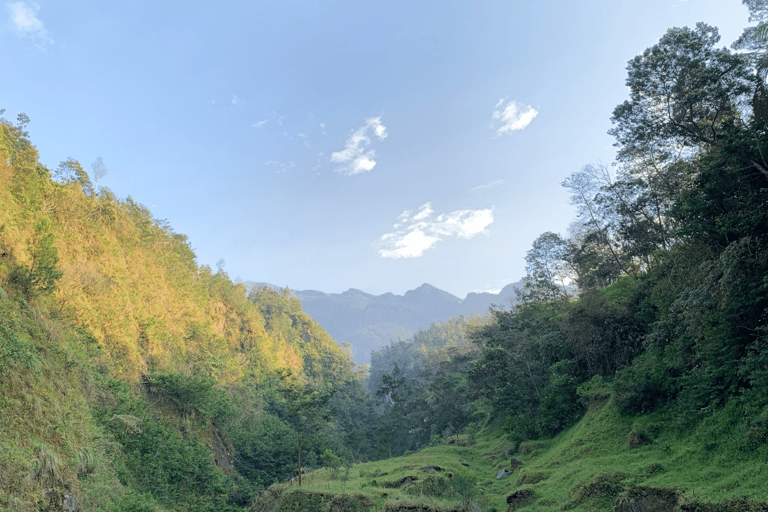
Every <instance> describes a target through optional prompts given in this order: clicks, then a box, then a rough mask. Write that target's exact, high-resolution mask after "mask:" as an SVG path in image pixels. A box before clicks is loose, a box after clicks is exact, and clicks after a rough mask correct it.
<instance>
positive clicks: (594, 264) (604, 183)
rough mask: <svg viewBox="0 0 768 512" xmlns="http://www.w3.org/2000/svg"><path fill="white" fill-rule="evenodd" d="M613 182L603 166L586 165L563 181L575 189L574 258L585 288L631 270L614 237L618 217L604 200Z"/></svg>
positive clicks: (581, 286)
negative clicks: (606, 189) (604, 193)
mask: <svg viewBox="0 0 768 512" xmlns="http://www.w3.org/2000/svg"><path fill="white" fill-rule="evenodd" d="M611 183H612V182H611V177H610V174H609V173H608V169H606V168H605V167H604V166H601V165H600V166H595V165H585V166H584V167H583V168H582V169H581V170H580V171H577V172H574V173H573V174H571V175H570V176H569V177H568V178H566V179H565V180H564V181H563V183H562V186H563V187H565V188H567V189H569V190H570V191H571V204H573V205H575V206H576V208H577V210H576V211H577V213H576V218H577V220H576V223H575V224H574V225H573V226H572V227H571V231H572V235H573V236H572V238H573V239H574V242H575V246H574V247H573V248H572V252H573V255H572V257H571V261H572V262H573V266H574V268H575V270H576V273H577V275H578V283H579V287H580V288H582V289H584V288H588V287H590V286H595V285H599V286H607V285H609V284H611V283H612V282H613V281H615V280H616V279H618V278H619V276H621V275H622V274H628V273H629V270H628V264H627V261H626V256H625V255H624V254H622V251H621V249H620V247H619V246H618V244H617V243H616V239H615V236H614V233H615V232H616V230H617V223H618V218H617V216H616V215H615V212H613V211H611V209H610V208H606V202H605V201H603V200H602V194H603V191H604V189H605V188H606V187H609V186H610V185H611ZM595 276H599V278H598V279H595V278H594V277H595Z"/></svg>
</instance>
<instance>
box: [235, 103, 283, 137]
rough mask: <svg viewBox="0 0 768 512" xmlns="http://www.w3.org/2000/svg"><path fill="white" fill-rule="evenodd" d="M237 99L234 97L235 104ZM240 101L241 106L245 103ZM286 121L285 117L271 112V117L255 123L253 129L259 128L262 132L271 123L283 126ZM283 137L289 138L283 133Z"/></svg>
mask: <svg viewBox="0 0 768 512" xmlns="http://www.w3.org/2000/svg"><path fill="white" fill-rule="evenodd" d="M235 98H236V96H233V100H232V101H233V102H234V99H235ZM238 101H240V104H243V103H245V102H244V101H242V100H238ZM284 120H285V116H283V115H280V114H278V113H276V112H270V113H269V115H268V116H267V117H266V118H264V119H262V120H261V121H257V122H255V123H253V124H252V125H251V128H257V129H259V130H261V129H263V128H264V126H265V125H266V124H267V123H269V122H270V121H272V122H273V123H275V124H277V125H282V124H283V121H284ZM283 135H286V136H287V135H288V134H287V133H283Z"/></svg>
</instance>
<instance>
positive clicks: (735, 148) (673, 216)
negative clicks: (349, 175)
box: [371, 2, 768, 442]
mask: <svg viewBox="0 0 768 512" xmlns="http://www.w3.org/2000/svg"><path fill="white" fill-rule="evenodd" d="M746 3H747V4H748V5H749V7H750V8H751V10H752V14H753V19H754V20H759V21H764V20H765V19H766V17H768V6H766V5H763V2H746ZM765 34H766V31H765V30H762V29H761V30H758V29H757V28H755V27H751V28H749V29H747V30H746V31H745V32H744V35H743V36H742V37H741V38H740V39H739V40H738V41H737V42H736V43H735V45H734V47H735V48H736V49H737V50H739V51H731V50H729V49H727V48H718V47H717V43H718V41H719V35H718V31H717V29H716V28H714V27H711V26H708V25H705V24H698V25H697V26H696V27H695V28H672V29H670V30H669V31H668V32H667V33H666V34H665V35H664V36H663V37H662V38H661V39H660V41H659V42H658V44H656V45H654V46H653V47H651V48H649V49H647V50H646V51H645V52H644V53H643V54H642V55H638V56H637V57H635V58H634V59H633V60H632V61H630V63H629V65H628V68H627V69H628V78H627V86H628V87H629V90H630V98H629V99H628V100H627V101H625V102H624V103H622V104H621V105H619V106H617V107H616V109H615V110H614V112H613V117H612V118H611V122H612V123H613V128H612V129H611V130H610V133H611V134H612V135H613V136H614V137H615V139H616V144H615V145H616V147H617V148H618V156H617V160H616V162H615V163H614V164H613V165H612V166H611V167H607V166H604V165H601V164H587V165H585V166H584V167H583V168H582V169H581V170H579V171H577V172H574V173H573V174H571V175H570V176H568V177H567V178H566V179H565V180H564V181H563V183H562V185H563V186H564V187H565V188H566V189H567V190H568V191H569V192H570V194H571V196H570V197H571V201H572V203H573V204H574V205H575V206H576V209H577V212H578V213H577V217H576V219H575V220H574V221H573V223H572V224H571V227H570V229H569V233H568V234H567V235H566V236H562V235H560V234H557V233H552V232H546V233H543V234H542V235H540V236H539V237H538V238H537V239H536V240H535V241H534V242H533V245H532V247H531V249H530V250H529V251H528V253H527V257H526V262H527V267H526V269H527V276H526V278H525V285H524V288H523V290H522V291H521V293H519V296H518V303H517V305H516V306H514V307H513V308H512V309H509V310H507V309H494V310H493V311H492V316H493V321H492V322H490V323H487V324H485V325H482V326H479V327H478V326H474V327H472V328H470V329H468V330H467V337H468V339H470V340H471V341H472V342H474V348H471V347H467V348H466V349H464V350H461V351H460V354H456V355H454V356H451V357H449V358H448V360H447V361H444V362H443V361H441V362H439V363H437V362H436V361H437V360H434V361H435V364H440V365H443V366H445V367H446V368H447V367H450V368H452V370H451V371H449V372H447V375H450V378H451V379H453V380H455V381H456V382H458V380H459V379H460V377H458V376H457V374H461V375H462V377H461V378H463V379H465V381H462V383H461V384H460V386H461V387H462V389H463V390H464V391H463V392H462V396H463V397H465V400H467V399H469V401H468V402H467V403H473V402H476V401H482V402H483V403H485V404H486V408H485V410H486V411H487V413H488V415H489V419H490V420H493V421H499V422H502V423H503V424H504V425H505V429H506V430H507V432H508V433H509V435H510V436H511V437H512V438H513V439H515V440H516V441H517V442H520V441H523V440H528V439H532V438H536V437H538V436H551V435H554V434H556V433H558V432H560V431H561V430H562V429H563V428H565V427H566V426H568V425H569V424H571V423H572V422H574V421H575V420H576V419H578V418H579V417H580V416H581V414H582V413H583V411H584V400H583V399H582V398H583V397H584V396H585V395H588V394H589V393H593V392H600V391H599V390H605V392H607V390H608V388H611V389H612V390H613V392H615V394H616V405H617V406H618V407H619V408H620V409H621V410H622V411H624V412H626V413H628V414H637V413H644V412H649V411H652V410H655V409H657V408H660V407H667V406H669V407H672V408H674V409H675V410H676V411H677V420H678V421H679V423H680V425H681V426H683V425H686V424H689V423H691V422H696V421H699V420H701V419H702V418H704V417H706V416H707V415H709V414H711V413H712V412H713V411H715V410H718V409H719V408H722V407H724V406H726V405H727V404H731V406H734V407H735V406H736V404H738V407H739V408H740V410H742V411H743V413H744V414H745V415H746V416H747V417H749V418H750V419H751V420H750V421H752V422H753V427H752V430H750V432H752V434H750V436H751V439H753V440H757V439H760V440H764V439H765V437H766V435H767V434H768V408H767V406H768V387H766V386H768V380H766V377H768V373H766V368H768V367H767V366H766V363H768V333H767V332H766V327H768V161H766V159H765V155H766V154H767V152H768V146H766V142H768V139H766V128H768V125H767V124H766V122H768V117H766V116H768V92H766V88H765V87H766V86H765V81H766V73H768V60H766V54H765V50H766V49H768V43H767V42H766V41H767V39H766V35H765ZM420 336H424V333H420ZM446 337H447V338H450V335H446ZM420 343H421V344H423V342H420V341H417V340H416V338H414V344H413V345H408V346H405V345H401V344H395V345H392V346H391V347H390V348H388V349H387V350H386V351H383V352H382V353H380V354H376V353H374V357H373V358H372V379H371V382H376V383H378V382H382V384H381V385H382V386H384V388H385V389H386V392H387V393H388V394H389V396H390V401H391V402H393V408H394V409H396V408H403V407H405V409H408V407H407V404H408V403H409V400H408V399H406V398H405V397H406V396H413V397H414V398H413V399H411V401H412V407H413V409H414V410H422V409H423V407H424V406H423V404H422V403H421V401H422V400H424V397H423V396H422V395H423V393H422V394H419V393H415V394H414V393H406V392H405V391H398V390H397V389H396V388H397V386H400V387H401V388H404V389H405V388H407V387H408V383H414V385H415V383H418V385H419V386H427V387H429V386H438V380H439V378H443V377H436V373H435V372H437V370H436V369H434V368H433V369H432V370H430V371H431V372H432V373H431V374H430V375H429V376H426V377H425V378H426V379H427V380H428V381H430V382H429V383H425V381H424V379H423V378H419V377H418V376H417V375H415V370H413V369H412V368H411V367H410V366H404V360H405V359H413V360H418V359H417V358H416V356H417V355H418V352H417V349H418V347H419V344H420ZM423 345H424V346H429V344H428V343H426V344H423ZM456 346H457V347H463V346H464V345H463V344H458V345H456ZM409 351H410V353H409ZM406 353H409V356H408V357H398V354H403V355H404V354H406ZM414 358H416V359H414ZM384 360H387V361H388V362H387V363H386V364H385V363H384ZM377 366H382V368H377ZM382 372H384V378H382V377H380V376H379V375H378V374H380V373H382ZM423 377H424V376H423ZM439 385H443V386H448V387H451V386H454V387H455V386H458V385H459V384H448V383H446V382H442V383H441V384H439ZM375 387H376V386H374V388H375ZM372 391H375V389H372ZM403 403H405V404H406V405H403ZM466 412H467V411H465V413H466ZM401 414H402V416H403V417H407V414H406V413H401ZM454 417H455V418H458V417H459V416H458V415H454ZM745 442H746V441H745Z"/></svg>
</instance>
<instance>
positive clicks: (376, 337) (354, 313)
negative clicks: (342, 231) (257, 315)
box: [244, 281, 521, 364]
mask: <svg viewBox="0 0 768 512" xmlns="http://www.w3.org/2000/svg"><path fill="white" fill-rule="evenodd" d="M244 284H245V285H246V287H247V288H248V289H249V290H250V289H251V288H253V287H254V286H269V287H271V288H275V289H279V287H278V286H274V285H271V284H269V283H254V282H251V281H246V282H244ZM520 286H521V283H513V284H509V285H507V286H505V287H504V288H502V290H501V292H499V293H498V294H495V293H487V292H482V293H470V294H468V295H467V297H466V298H465V299H464V300H461V299H460V298H458V297H456V296H454V295H451V294H450V293H448V292H445V291H443V290H440V289H439V288H435V287H434V286H432V285H431V284H426V283H425V284H423V285H421V286H419V287H418V288H416V289H415V290H408V291H407V292H405V294H403V295H395V294H393V293H385V294H382V295H372V294H370V293H365V292H364V291H362V290H357V289H355V288H350V289H349V290H347V291H345V292H343V293H323V292H319V291H316V290H303V291H299V290H291V291H292V292H293V294H294V295H296V297H297V298H298V299H299V301H301V307H302V309H303V310H304V312H305V313H307V314H308V315H309V316H311V317H312V318H313V319H315V321H317V323H319V324H320V326H321V327H322V328H323V329H325V330H326V331H327V332H328V334H330V335H331V336H332V337H333V339H335V340H336V341H337V342H338V343H340V344H343V343H350V344H351V345H352V348H351V350H352V358H353V359H354V360H355V361H356V362H357V363H358V364H363V363H368V362H369V361H370V358H371V351H372V350H377V349H380V348H381V347H383V346H385V345H387V344H388V343H389V342H390V341H391V340H397V339H400V338H402V339H407V338H410V337H411V336H412V335H413V334H414V333H415V332H416V331H418V330H419V329H422V328H424V329H426V328H427V327H429V326H430V324H432V322H442V321H444V320H446V319H448V318H451V317H458V316H461V315H464V316H469V315H472V314H473V313H478V314H480V315H483V314H485V313H486V312H487V311H488V308H490V307H491V305H492V304H495V305H497V306H502V307H508V306H509V304H510V301H511V300H513V299H514V297H515V289H516V288H518V287H520Z"/></svg>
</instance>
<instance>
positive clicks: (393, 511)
mask: <svg viewBox="0 0 768 512" xmlns="http://www.w3.org/2000/svg"><path fill="white" fill-rule="evenodd" d="M384 512H461V509H458V508H440V507H436V506H434V505H406V504H404V503H403V504H398V505H387V506H386V507H384Z"/></svg>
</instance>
